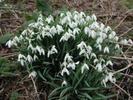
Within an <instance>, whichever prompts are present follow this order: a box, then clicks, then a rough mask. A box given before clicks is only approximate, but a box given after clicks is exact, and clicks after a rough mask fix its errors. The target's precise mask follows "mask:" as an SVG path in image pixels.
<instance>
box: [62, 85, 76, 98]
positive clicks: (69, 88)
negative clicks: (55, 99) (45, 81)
mask: <svg viewBox="0 0 133 100" xmlns="http://www.w3.org/2000/svg"><path fill="white" fill-rule="evenodd" d="M72 88H73V87H67V88H65V89H64V90H63V91H62V92H61V94H60V97H63V96H64V95H65V94H66V93H67V92H68V91H69V93H70V90H71V89H72Z"/></svg>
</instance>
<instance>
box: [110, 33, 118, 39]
mask: <svg viewBox="0 0 133 100" xmlns="http://www.w3.org/2000/svg"><path fill="white" fill-rule="evenodd" d="M115 36H116V33H115V32H114V31H112V32H111V33H110V34H109V39H113V38H114V37H115Z"/></svg>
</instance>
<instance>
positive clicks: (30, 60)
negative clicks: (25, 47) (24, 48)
mask: <svg viewBox="0 0 133 100" xmlns="http://www.w3.org/2000/svg"><path fill="white" fill-rule="evenodd" d="M27 61H28V62H29V63H31V62H32V61H33V58H32V56H31V55H28V56H27Z"/></svg>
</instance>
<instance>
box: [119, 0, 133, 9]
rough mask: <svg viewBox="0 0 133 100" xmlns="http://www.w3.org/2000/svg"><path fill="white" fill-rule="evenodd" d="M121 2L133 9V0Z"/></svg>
mask: <svg viewBox="0 0 133 100" xmlns="http://www.w3.org/2000/svg"><path fill="white" fill-rule="evenodd" d="M121 3H122V4H123V5H125V6H126V7H128V8H129V9H133V1H132V0H122V1H121Z"/></svg>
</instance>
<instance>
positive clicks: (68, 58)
mask: <svg viewBox="0 0 133 100" xmlns="http://www.w3.org/2000/svg"><path fill="white" fill-rule="evenodd" d="M72 58H73V57H72V56H70V55H69V53H67V54H66V55H65V57H64V61H65V62H71V61H73V60H72Z"/></svg>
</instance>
